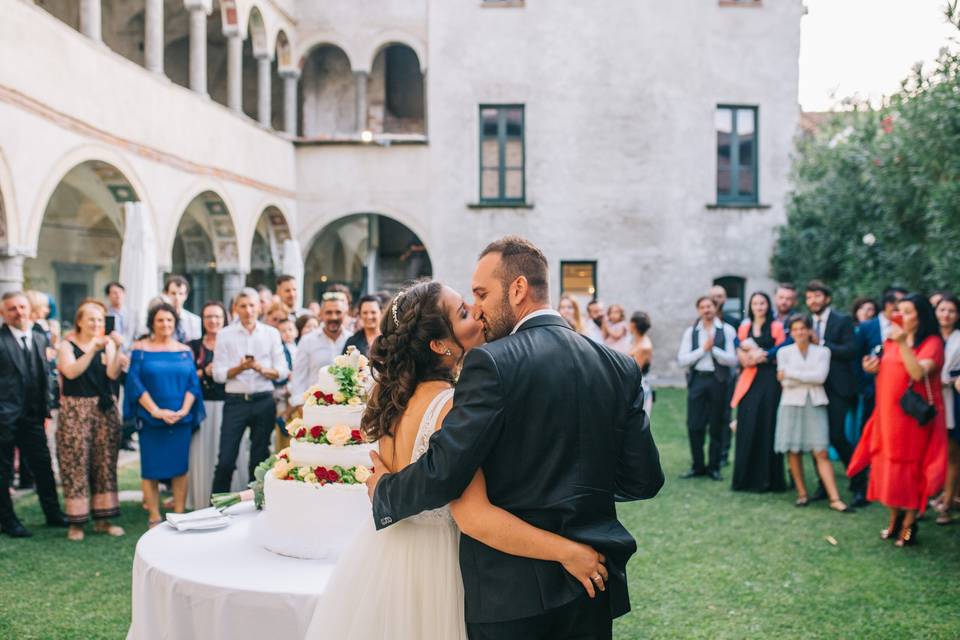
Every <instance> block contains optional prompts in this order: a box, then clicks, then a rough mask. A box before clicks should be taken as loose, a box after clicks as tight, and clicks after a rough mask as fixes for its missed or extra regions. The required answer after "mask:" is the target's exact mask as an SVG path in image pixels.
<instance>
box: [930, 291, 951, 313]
mask: <svg viewBox="0 0 960 640" xmlns="http://www.w3.org/2000/svg"><path fill="white" fill-rule="evenodd" d="M945 295H947V292H946V291H944V290H943V289H937V290H936V291H934V292H933V293H931V294H930V296H929V298H928V299H929V300H930V306H931V307H933V308H934V309H936V308H937V305H938V304H940V301H941V300H943V297H944V296H945Z"/></svg>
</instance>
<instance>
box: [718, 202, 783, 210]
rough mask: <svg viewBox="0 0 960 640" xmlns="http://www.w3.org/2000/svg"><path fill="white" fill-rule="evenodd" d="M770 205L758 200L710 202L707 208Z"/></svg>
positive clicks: (767, 207) (740, 207) (763, 206)
mask: <svg viewBox="0 0 960 640" xmlns="http://www.w3.org/2000/svg"><path fill="white" fill-rule="evenodd" d="M772 206H773V205H770V204H762V203H759V202H711V203H708V204H707V209H769V208H771V207H772Z"/></svg>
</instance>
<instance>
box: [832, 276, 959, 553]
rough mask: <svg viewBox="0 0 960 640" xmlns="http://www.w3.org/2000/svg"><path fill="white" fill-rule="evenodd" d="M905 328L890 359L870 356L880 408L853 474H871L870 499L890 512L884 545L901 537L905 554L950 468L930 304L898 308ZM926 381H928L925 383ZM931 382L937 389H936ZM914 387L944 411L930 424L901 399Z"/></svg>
mask: <svg viewBox="0 0 960 640" xmlns="http://www.w3.org/2000/svg"><path fill="white" fill-rule="evenodd" d="M897 308H898V311H899V312H900V316H901V318H902V321H901V323H899V324H898V323H897V321H896V320H895V321H894V324H893V325H892V326H891V328H890V336H889V338H888V339H887V341H886V342H885V343H884V345H883V354H882V355H881V356H880V357H879V358H878V357H876V356H867V357H866V358H864V359H863V368H864V370H865V371H867V372H868V373H876V374H877V396H876V398H877V399H876V408H875V409H874V411H873V415H872V416H871V417H870V420H869V421H868V422H867V424H866V426H865V427H864V431H863V435H862V436H861V437H860V444H859V445H858V446H857V449H856V451H855V452H854V454H853V458H852V459H851V461H850V466H849V468H848V469H847V475H848V476H850V477H853V476H854V475H856V474H857V473H858V472H860V471H862V470H863V469H865V468H866V467H868V466H869V467H870V485H869V487H868V488H867V499H868V500H871V501H879V502H881V503H883V504H884V505H885V506H886V507H887V508H888V509H889V510H890V521H889V524H888V525H887V528H886V529H884V530H883V531H881V532H880V537H881V538H883V539H885V540H886V539H889V538H896V541H897V542H896V544H897V546H898V547H902V546H905V545H911V544H914V543H915V542H916V536H917V524H916V522H917V514H918V513H919V514H922V513H923V511H924V509H925V507H926V505H927V499H928V498H929V497H930V496H931V495H932V494H933V493H935V492H936V491H938V490H939V489H940V487H941V486H943V481H944V475H945V473H946V463H947V430H946V422H945V421H944V409H943V395H942V393H941V390H940V385H939V384H937V382H938V381H939V380H940V369H941V368H942V367H943V339H942V338H941V337H940V331H939V327H938V326H937V320H936V317H935V316H934V313H933V309H932V308H931V306H930V303H929V302H928V301H927V299H926V298H924V297H923V296H920V295H917V294H910V295H908V296H906V297H905V298H903V300H901V301H900V302H899V304H898V307H897ZM925 378H926V381H925V380H924V379H925ZM928 382H929V384H928ZM907 388H912V389H913V390H914V391H915V392H916V393H917V394H919V395H920V397H921V398H923V399H924V400H926V401H927V403H928V404H932V405H933V406H934V407H935V408H936V415H935V416H934V417H933V419H932V420H930V421H929V422H927V423H926V424H923V425H921V424H920V423H918V422H917V420H916V419H915V418H913V417H911V416H910V415H908V414H907V413H905V412H904V411H903V409H902V408H901V406H900V398H901V397H902V396H903V394H904V393H905V392H906V390H907Z"/></svg>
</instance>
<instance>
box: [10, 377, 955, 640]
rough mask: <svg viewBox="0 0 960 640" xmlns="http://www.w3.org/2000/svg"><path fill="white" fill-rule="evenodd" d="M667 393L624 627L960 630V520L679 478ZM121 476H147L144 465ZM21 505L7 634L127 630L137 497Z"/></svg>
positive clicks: (635, 506) (639, 516)
mask: <svg viewBox="0 0 960 640" xmlns="http://www.w3.org/2000/svg"><path fill="white" fill-rule="evenodd" d="M658 400H659V401H658V403H657V405H656V408H655V410H654V415H653V424H654V433H655V436H656V439H657V443H658V445H659V446H660V451H661V456H662V459H663V464H664V469H665V472H666V474H667V484H666V486H665V487H664V489H663V491H662V492H661V494H660V495H659V496H658V497H657V498H656V499H654V500H650V501H646V502H640V503H632V504H626V505H621V508H620V517H621V518H622V519H623V521H624V522H625V523H626V524H627V526H628V528H629V529H630V530H631V531H632V532H633V534H634V536H635V537H636V538H637V541H638V543H639V547H640V551H639V553H637V555H636V556H634V558H633V560H632V562H631V564H630V583H631V591H632V593H631V596H632V602H633V612H632V613H630V614H629V615H627V616H625V617H623V618H621V619H620V620H618V621H617V622H616V626H615V632H616V633H615V636H616V638H618V639H621V640H626V639H633V638H684V639H686V638H710V639H720V638H748V637H749V638H830V639H834V638H857V639H859V638H891V639H897V640H901V639H903V638H925V639H934V638H945V639H948V638H950V639H952V638H958V637H960V616H958V615H957V614H956V605H957V602H960V579H958V578H960V523H958V524H955V525H954V526H952V527H936V526H934V525H933V524H932V521H931V519H930V518H929V517H928V518H927V520H926V521H925V522H923V523H922V524H921V530H920V541H921V544H920V545H918V546H916V547H913V548H909V549H895V548H894V547H893V545H892V543H886V542H882V541H881V540H880V539H879V537H878V535H877V533H878V532H879V530H880V529H881V528H882V527H883V526H884V523H885V511H884V510H883V509H882V507H880V506H871V507H870V508H868V509H865V510H861V512H859V513H857V514H855V515H849V516H845V515H841V514H837V513H834V512H832V511H829V510H828V509H827V507H826V505H825V504H824V503H816V504H814V505H811V506H810V507H808V508H806V509H796V508H794V507H793V495H792V494H780V495H744V494H737V493H733V492H731V491H730V489H729V484H728V483H727V482H723V483H715V482H712V481H709V480H705V479H696V480H678V479H676V478H677V476H678V475H679V474H680V473H681V472H682V471H683V470H684V469H685V468H686V467H687V466H688V464H689V454H688V450H687V441H686V435H685V430H684V427H683V425H684V396H683V392H682V391H671V390H664V391H661V392H660V393H659V396H658ZM808 467H809V465H808ZM807 471H808V476H809V479H810V480H811V481H812V479H813V477H812V470H811V469H809V468H808V470H807ZM120 484H121V487H122V488H125V489H130V488H136V487H138V486H139V483H138V479H137V475H136V468H135V467H134V468H127V469H124V470H122V471H121V475H120ZM17 511H18V513H19V514H20V516H21V519H22V520H23V521H24V522H25V524H26V525H27V526H28V527H30V528H31V529H32V530H33V532H34V537H33V538H30V539H28V540H11V539H10V538H8V537H6V536H0V576H2V580H3V582H2V587H0V638H17V639H23V640H28V639H44V640H46V639H51V640H53V639H56V640H61V639H73V638H78V639H80V638H82V639H88V638H89V639H94V638H111V639H112V638H123V637H124V636H125V635H126V631H127V626H128V625H129V620H130V567H131V564H132V561H133V553H134V546H135V545H136V541H137V538H138V537H139V536H140V535H141V534H142V533H143V532H144V531H145V529H146V515H145V513H144V512H143V511H142V509H141V508H140V506H139V505H137V504H135V503H125V504H124V507H123V515H122V516H121V518H120V519H119V520H118V524H120V525H122V526H123V527H124V528H126V530H127V536H126V537H124V538H122V539H119V540H114V539H109V538H106V537H103V536H97V535H93V534H92V533H89V534H88V536H87V539H86V540H85V541H84V542H83V543H82V544H73V543H70V542H68V541H67V540H66V538H65V535H64V532H63V531H62V530H52V529H46V528H45V527H43V526H41V523H42V521H43V517H42V514H41V512H40V509H39V507H38V505H37V502H36V498H35V497H32V496H31V497H26V498H23V499H21V500H20V501H18V503H17ZM827 536H832V537H833V538H834V539H835V540H836V541H837V545H836V546H834V545H832V544H830V543H829V542H828V541H827V540H826V537H827ZM178 640H179V639H178Z"/></svg>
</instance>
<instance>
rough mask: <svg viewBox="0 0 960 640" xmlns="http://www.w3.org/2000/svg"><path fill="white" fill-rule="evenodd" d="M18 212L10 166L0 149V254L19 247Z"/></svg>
mask: <svg viewBox="0 0 960 640" xmlns="http://www.w3.org/2000/svg"><path fill="white" fill-rule="evenodd" d="M20 245H21V242H20V214H19V211H18V209H17V196H16V193H14V190H13V177H12V176H11V174H10V167H9V166H8V165H7V160H6V158H5V157H4V154H3V150H2V149H0V254H2V253H4V252H10V251H17V250H18V249H19V248H20Z"/></svg>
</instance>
